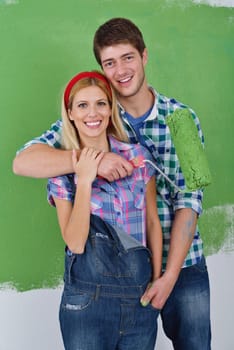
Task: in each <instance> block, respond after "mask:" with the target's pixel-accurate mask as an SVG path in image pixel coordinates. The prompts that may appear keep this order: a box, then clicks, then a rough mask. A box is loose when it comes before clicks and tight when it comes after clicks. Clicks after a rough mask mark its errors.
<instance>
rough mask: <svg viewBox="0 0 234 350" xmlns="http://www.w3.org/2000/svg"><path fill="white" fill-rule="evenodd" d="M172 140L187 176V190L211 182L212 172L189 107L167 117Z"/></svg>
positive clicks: (192, 189)
mask: <svg viewBox="0 0 234 350" xmlns="http://www.w3.org/2000/svg"><path fill="white" fill-rule="evenodd" d="M166 123H167V125H168V127H169V129H170V132H171V137H172V141H173V143H174V146H175V149H176V154H177V157H178V159H179V162H180V166H181V169H182V172H183V175H184V178H185V185H186V190H188V191H194V190H197V189H202V188H204V187H205V186H207V185H209V184H210V183H211V174H210V170H209V166H208V162H207V158H206V155H205V151H204V148H203V145H202V144H201V140H200V138H199V135H198V130H197V127H196V124H195V123H194V120H193V117H192V114H191V113H190V111H189V110H188V109H177V110H175V111H174V112H173V113H172V114H171V115H169V116H168V117H167V120H166Z"/></svg>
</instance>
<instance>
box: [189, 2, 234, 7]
mask: <svg viewBox="0 0 234 350" xmlns="http://www.w3.org/2000/svg"><path fill="white" fill-rule="evenodd" d="M193 2H194V3H195V4H204V5H210V6H216V7H234V0H193Z"/></svg>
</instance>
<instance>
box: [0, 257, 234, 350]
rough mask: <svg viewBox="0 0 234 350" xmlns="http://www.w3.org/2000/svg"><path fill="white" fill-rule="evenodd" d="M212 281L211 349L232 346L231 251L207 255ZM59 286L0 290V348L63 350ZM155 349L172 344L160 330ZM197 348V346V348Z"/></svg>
mask: <svg viewBox="0 0 234 350" xmlns="http://www.w3.org/2000/svg"><path fill="white" fill-rule="evenodd" d="M207 264H208V268H209V273H210V284H211V320H212V333H213V334H212V338H213V339H212V350H233V349H234V329H233V314H234V303H233V296H234V278H233V266H234V252H230V253H219V254H215V255H213V256H210V257H208V258H207ZM61 290H62V287H58V288H57V289H40V290H32V291H29V292H24V293H18V292H16V291H15V290H12V289H10V288H9V287H7V286H5V287H4V286H2V289H1V291H0V350H63V345H62V341H61V337H60V331H59V323H58V306H59V302H60V295H61ZM155 349H156V350H171V349H172V347H171V345H170V343H169V341H168V340H167V339H166V337H165V336H164V334H163V332H162V328H161V322H159V335H158V340H157V346H156V348H155ZM198 350H200V349H198Z"/></svg>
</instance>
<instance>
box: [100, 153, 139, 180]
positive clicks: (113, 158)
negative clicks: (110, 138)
mask: <svg viewBox="0 0 234 350" xmlns="http://www.w3.org/2000/svg"><path fill="white" fill-rule="evenodd" d="M132 171H133V166H132V164H131V163H130V162H128V161H127V160H126V159H124V158H123V157H121V156H119V155H118V154H115V153H111V152H107V153H105V155H104V157H103V158H102V160H101V162H100V164H99V167H98V175H99V176H101V177H104V178H105V179H106V180H108V181H110V182H111V181H115V180H119V179H121V178H124V177H126V176H130V175H131V174H132Z"/></svg>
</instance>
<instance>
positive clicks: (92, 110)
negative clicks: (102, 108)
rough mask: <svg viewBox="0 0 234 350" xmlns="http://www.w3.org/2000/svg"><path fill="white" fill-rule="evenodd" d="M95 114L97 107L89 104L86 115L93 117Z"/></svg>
mask: <svg viewBox="0 0 234 350" xmlns="http://www.w3.org/2000/svg"><path fill="white" fill-rule="evenodd" d="M96 115H97V108H96V106H95V105H90V106H89V111H88V116H89V117H90V118H94V117H96Z"/></svg>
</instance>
